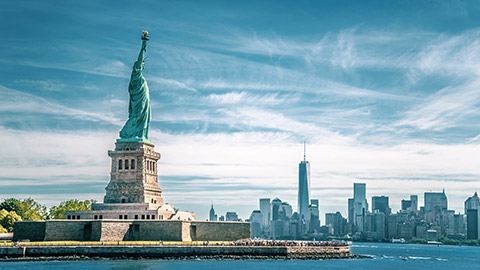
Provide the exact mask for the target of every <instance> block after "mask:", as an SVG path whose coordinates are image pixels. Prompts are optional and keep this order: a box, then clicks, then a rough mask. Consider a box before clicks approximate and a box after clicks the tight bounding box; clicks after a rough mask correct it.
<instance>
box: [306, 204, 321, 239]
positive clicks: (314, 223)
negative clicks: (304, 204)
mask: <svg viewBox="0 0 480 270" xmlns="http://www.w3.org/2000/svg"><path fill="white" fill-rule="evenodd" d="M308 211H309V215H310V217H309V219H310V222H309V225H308V226H309V231H310V232H315V230H319V229H320V212H319V206H318V200H317V199H315V200H314V199H312V201H311V204H310V205H309V206H308Z"/></svg>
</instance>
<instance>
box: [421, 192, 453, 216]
mask: <svg viewBox="0 0 480 270" xmlns="http://www.w3.org/2000/svg"><path fill="white" fill-rule="evenodd" d="M424 198H425V199H424V200H425V212H429V211H433V210H435V208H437V209H439V210H447V208H448V201H447V195H445V190H443V192H441V193H440V192H425V197H424Z"/></svg>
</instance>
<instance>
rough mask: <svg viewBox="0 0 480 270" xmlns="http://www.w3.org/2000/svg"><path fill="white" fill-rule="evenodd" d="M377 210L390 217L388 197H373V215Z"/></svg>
mask: <svg viewBox="0 0 480 270" xmlns="http://www.w3.org/2000/svg"><path fill="white" fill-rule="evenodd" d="M375 210H378V211H380V212H382V213H384V214H385V215H387V216H388V215H390V211H391V210H390V206H389V202H388V197H386V196H373V197H372V213H375Z"/></svg>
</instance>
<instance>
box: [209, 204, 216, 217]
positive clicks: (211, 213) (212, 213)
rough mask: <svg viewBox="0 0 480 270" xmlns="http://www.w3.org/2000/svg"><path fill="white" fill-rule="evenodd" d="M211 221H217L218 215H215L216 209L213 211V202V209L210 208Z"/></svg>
mask: <svg viewBox="0 0 480 270" xmlns="http://www.w3.org/2000/svg"><path fill="white" fill-rule="evenodd" d="M208 220H209V221H217V214H215V209H213V202H212V207H211V208H210V215H209V217H208Z"/></svg>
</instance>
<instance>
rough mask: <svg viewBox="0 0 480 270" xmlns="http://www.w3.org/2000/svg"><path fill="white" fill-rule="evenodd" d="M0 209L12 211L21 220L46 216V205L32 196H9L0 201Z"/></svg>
mask: <svg viewBox="0 0 480 270" xmlns="http://www.w3.org/2000/svg"><path fill="white" fill-rule="evenodd" d="M0 209H4V210H6V211H8V212H10V211H14V212H15V213H17V214H18V215H19V216H20V217H21V218H22V220H44V219H46V218H47V217H48V212H47V207H46V206H44V205H41V204H40V203H38V202H36V201H35V200H34V199H32V198H27V199H24V200H22V201H21V200H18V199H15V198H9V199H6V200H4V201H3V202H2V203H0Z"/></svg>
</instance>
